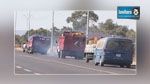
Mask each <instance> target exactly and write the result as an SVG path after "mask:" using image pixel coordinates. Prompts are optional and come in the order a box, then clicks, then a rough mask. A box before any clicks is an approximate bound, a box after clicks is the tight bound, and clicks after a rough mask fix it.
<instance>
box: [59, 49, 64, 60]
mask: <svg viewBox="0 0 150 84" xmlns="http://www.w3.org/2000/svg"><path fill="white" fill-rule="evenodd" d="M60 58H63V59H65V56H64V54H63V51H62V50H61V51H60Z"/></svg>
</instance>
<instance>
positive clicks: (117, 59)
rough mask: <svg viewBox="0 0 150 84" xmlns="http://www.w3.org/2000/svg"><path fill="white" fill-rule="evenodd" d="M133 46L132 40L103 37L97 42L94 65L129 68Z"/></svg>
mask: <svg viewBox="0 0 150 84" xmlns="http://www.w3.org/2000/svg"><path fill="white" fill-rule="evenodd" d="M133 51H134V45H133V42H132V40H130V39H127V38H123V37H105V38H102V39H100V40H98V42H97V45H96V49H95V51H94V55H95V65H99V64H100V65H101V66H104V64H114V65H120V67H124V66H127V67H128V68H129V67H131V63H132V60H133Z"/></svg>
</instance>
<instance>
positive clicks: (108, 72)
mask: <svg viewBox="0 0 150 84" xmlns="http://www.w3.org/2000/svg"><path fill="white" fill-rule="evenodd" d="M24 57H30V58H33V59H37V60H41V61H46V62H54V63H59V64H64V65H68V66H73V67H78V68H82V69H88V70H93V71H97V72H104V73H107V74H112V75H118V73H114V72H110V71H106V70H105V71H104V70H97V69H94V68H89V67H84V66H78V65H73V64H68V63H64V62H59V61H49V60H45V59H40V58H37V57H32V56H27V55H26V56H24Z"/></svg>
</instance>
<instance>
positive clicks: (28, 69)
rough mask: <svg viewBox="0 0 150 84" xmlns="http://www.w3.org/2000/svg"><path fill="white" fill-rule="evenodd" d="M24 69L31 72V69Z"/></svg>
mask: <svg viewBox="0 0 150 84" xmlns="http://www.w3.org/2000/svg"><path fill="white" fill-rule="evenodd" d="M23 70H25V71H27V72H31V70H29V69H23Z"/></svg>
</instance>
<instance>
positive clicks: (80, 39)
mask: <svg viewBox="0 0 150 84" xmlns="http://www.w3.org/2000/svg"><path fill="white" fill-rule="evenodd" d="M57 44H58V45H57V51H58V57H59V58H65V57H66V56H71V57H75V59H83V58H84V49H85V44H86V36H85V35H84V33H82V32H64V33H63V34H62V35H61V36H60V37H59V39H58V41H57Z"/></svg>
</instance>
